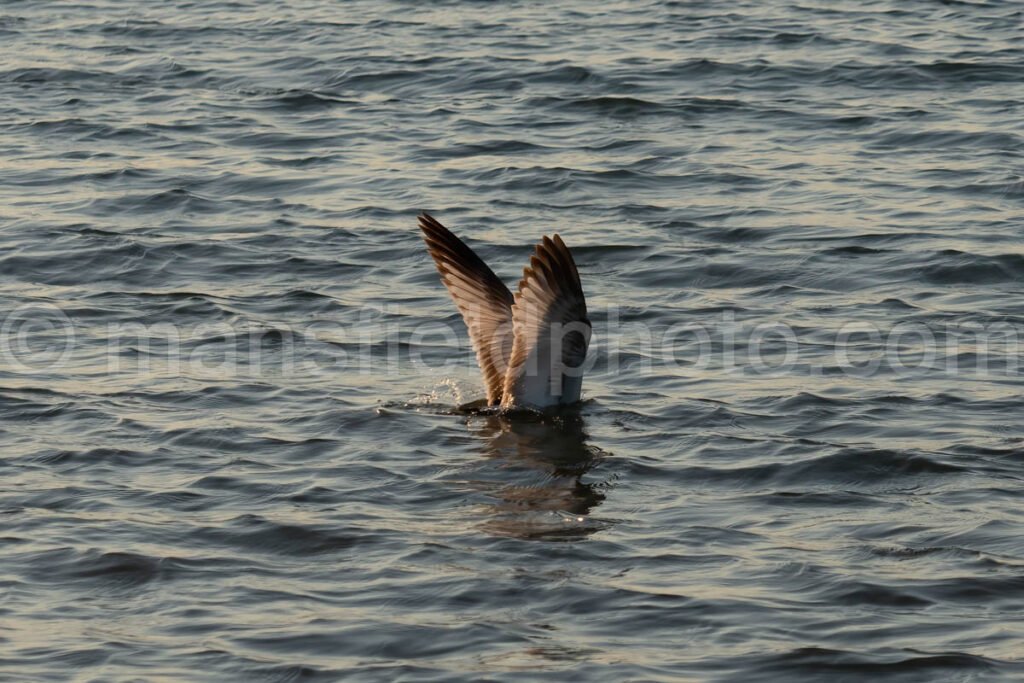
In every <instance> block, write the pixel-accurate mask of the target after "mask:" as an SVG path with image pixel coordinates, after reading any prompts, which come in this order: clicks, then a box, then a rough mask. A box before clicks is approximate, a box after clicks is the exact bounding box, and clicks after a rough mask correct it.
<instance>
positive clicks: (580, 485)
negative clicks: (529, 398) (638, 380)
mask: <svg viewBox="0 0 1024 683" xmlns="http://www.w3.org/2000/svg"><path fill="white" fill-rule="evenodd" d="M468 426H469V429H470V431H471V432H472V433H473V434H475V435H476V436H478V437H479V440H480V450H481V453H482V455H483V456H484V457H485V458H487V461H486V464H485V465H484V466H483V467H482V468H481V470H480V472H478V473H476V476H475V477H474V478H473V479H472V480H471V481H469V482H467V483H468V484H469V485H470V486H471V487H472V488H474V489H476V490H478V491H480V492H483V493H486V494H487V495H488V496H489V497H491V498H493V500H494V502H493V503H491V504H487V505H484V506H483V507H484V510H483V515H482V516H483V517H484V521H483V523H482V524H481V527H482V528H483V530H485V531H486V532H488V533H492V534H495V535H499V536H511V537H515V538H529V539H542V540H576V539H580V538H584V537H586V536H588V535H589V534H592V533H594V532H595V531H598V530H599V529H602V528H605V527H606V526H607V524H604V523H601V522H599V521H598V520H595V519H592V518H591V517H590V514H591V512H592V511H593V509H594V508H596V507H597V506H599V505H600V504H601V502H602V501H603V500H604V499H605V492H606V491H607V490H608V484H607V483H606V482H590V481H585V480H584V478H585V476H586V474H587V472H589V471H590V469H591V468H592V467H593V466H594V465H595V464H597V463H598V462H599V461H600V460H601V459H602V458H603V457H605V456H606V455H608V453H606V452H604V451H602V450H601V449H600V448H598V447H596V446H593V445H590V444H588V443H587V438H588V437H587V434H586V431H585V426H586V425H585V422H584V419H583V417H582V416H580V415H577V414H562V415H555V416H551V415H544V416H541V415H532V414H531V415H521V414H516V415H499V414H494V415H486V414H483V415H477V416H475V417H473V418H472V419H471V420H470V421H469V424H468Z"/></svg>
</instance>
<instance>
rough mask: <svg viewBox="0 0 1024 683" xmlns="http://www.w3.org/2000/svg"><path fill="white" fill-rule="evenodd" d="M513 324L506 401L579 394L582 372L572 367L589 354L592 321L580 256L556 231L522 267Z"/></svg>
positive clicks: (569, 399)
mask: <svg viewBox="0 0 1024 683" xmlns="http://www.w3.org/2000/svg"><path fill="white" fill-rule="evenodd" d="M556 325H558V326H559V327H558V328H556V327H555V326H556ZM512 326H513V331H514V333H515V338H514V341H513V343H512V354H511V356H510V357H509V367H508V370H507V372H506V374H505V382H504V386H503V392H502V393H503V398H502V406H503V407H513V406H515V405H518V404H520V403H528V404H530V403H532V404H534V405H538V404H539V405H542V406H543V405H551V404H552V403H568V402H573V401H577V400H579V385H580V382H579V375H578V374H574V373H577V369H578V368H581V366H582V365H583V361H584V360H585V358H586V355H587V346H588V344H589V342H590V321H589V320H588V319H587V303H586V299H585V297H584V296H583V287H582V286H581V284H580V275H579V271H578V269H577V268H576V262H575V261H574V260H573V258H572V253H570V251H569V249H568V247H566V246H565V242H563V241H562V238H561V237H559V236H558V235H555V236H554V237H553V238H548V237H544V239H543V240H542V241H541V242H540V244H538V245H537V247H536V248H535V249H534V253H533V256H531V257H530V265H529V266H527V267H526V268H525V269H524V270H523V279H522V280H520V282H519V289H518V291H517V292H516V295H515V303H514V304H513V305H512ZM534 366H537V367H534ZM567 377H568V380H567ZM544 382H546V383H547V385H546V386H542V384H541V383H544ZM545 402H546V403H545Z"/></svg>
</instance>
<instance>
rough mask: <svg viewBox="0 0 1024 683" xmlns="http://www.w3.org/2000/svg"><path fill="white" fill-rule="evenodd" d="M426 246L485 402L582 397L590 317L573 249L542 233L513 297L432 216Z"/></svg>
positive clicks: (544, 403) (426, 224)
mask: <svg viewBox="0 0 1024 683" xmlns="http://www.w3.org/2000/svg"><path fill="white" fill-rule="evenodd" d="M420 229H421V230H423V235H424V239H425V240H426V242H427V249H428V251H429V252H430V255H431V256H432V257H433V259H434V262H435V264H436V265H437V269H438V272H439V273H440V274H441V281H442V282H443V283H444V285H445V287H447V288H448V291H449V293H450V294H451V295H452V298H453V299H454V300H455V305H456V306H457V307H458V308H459V311H460V312H461V313H462V317H463V320H464V321H465V323H466V327H467V328H468V330H469V337H470V341H471V342H472V344H473V348H474V350H475V351H476V356H477V362H478V363H479V364H480V370H481V372H482V374H483V378H484V386H485V389H486V391H487V403H488V405H492V406H495V405H500V406H501V407H502V408H523V407H530V408H546V407H550V406H554V405H559V404H568V403H575V402H576V401H579V400H580V388H581V386H582V381H583V378H582V371H583V361H584V360H585V359H586V354H587V345H588V344H589V342H590V330H591V328H590V321H589V320H587V305H586V300H585V299H584V296H583V288H582V286H581V284H580V278H579V272H578V271H577V269H576V264H575V262H574V261H573V258H572V254H571V253H570V252H569V249H568V248H567V247H566V246H565V243H564V242H562V240H561V238H560V237H559V236H558V235H555V236H554V237H552V238H548V237H545V238H544V239H543V240H542V241H541V243H540V244H538V245H537V247H536V249H535V250H534V253H533V256H532V257H531V258H530V265H529V266H527V267H526V268H525V269H524V270H523V278H522V280H521V281H520V282H519V288H518V290H517V291H516V294H515V296H513V295H512V294H511V293H510V292H509V290H508V288H507V287H505V285H504V284H503V283H502V282H501V280H500V279H498V277H497V276H496V275H495V274H494V272H493V271H492V270H491V269H490V268H488V267H487V265H486V264H485V263H484V262H483V261H482V260H481V259H480V258H479V257H478V256H477V255H476V254H475V253H474V252H473V250H472V249H470V248H469V247H468V246H466V245H465V244H464V243H463V242H462V241H461V240H459V238H458V237H456V236H455V235H453V234H452V233H451V232H450V231H449V230H448V229H447V228H445V227H444V226H443V225H441V224H440V223H439V222H437V221H436V220H434V218H432V217H431V216H429V215H427V214H423V215H421V216H420Z"/></svg>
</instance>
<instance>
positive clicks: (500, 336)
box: [419, 212, 513, 405]
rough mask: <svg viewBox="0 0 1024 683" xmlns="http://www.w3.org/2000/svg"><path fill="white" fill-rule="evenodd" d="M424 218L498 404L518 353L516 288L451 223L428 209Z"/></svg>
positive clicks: (493, 400)
mask: <svg viewBox="0 0 1024 683" xmlns="http://www.w3.org/2000/svg"><path fill="white" fill-rule="evenodd" d="M419 218H420V230H422V231H423V239H424V240H425V241H426V243H427V251H429V252H430V255H431V256H432V257H433V259H434V263H435V264H437V271H438V272H439V273H440V274H441V282H443V283H444V286H445V287H447V288H448V292H449V293H450V294H451V295H452V299H454V300H455V305H456V306H458V308H459V312H460V313H462V319H463V320H464V321H465V322H466V327H467V328H469V339H470V341H471V342H472V343H473V350H475V351H476V359H477V362H478V363H479V364H480V370H481V372H482V373H483V376H484V387H485V388H486V390H487V403H488V405H497V404H498V403H500V402H501V391H502V385H503V382H504V378H505V371H506V369H507V367H508V359H509V356H510V355H511V354H512V301H513V299H512V293H511V292H510V291H508V287H506V286H505V284H504V283H503V282H502V281H501V280H499V279H498V276H497V275H495V274H494V271H492V270H491V269H490V268H488V267H487V264H486V263H484V262H483V260H481V259H480V257H479V256H477V255H476V253H474V252H473V250H472V249H470V248H469V247H468V246H466V244H465V243H463V241H462V240H460V239H459V238H458V237H456V236H455V235H453V234H452V232H451V231H450V230H448V228H446V227H444V226H443V225H441V224H440V223H439V222H437V221H436V220H435V219H434V218H433V217H432V216H430V215H429V214H427V213H426V212H424V213H423V214H421V215H420V217H419Z"/></svg>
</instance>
